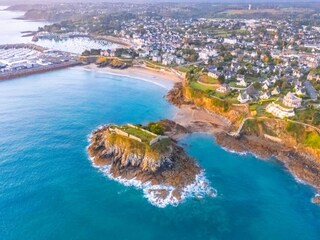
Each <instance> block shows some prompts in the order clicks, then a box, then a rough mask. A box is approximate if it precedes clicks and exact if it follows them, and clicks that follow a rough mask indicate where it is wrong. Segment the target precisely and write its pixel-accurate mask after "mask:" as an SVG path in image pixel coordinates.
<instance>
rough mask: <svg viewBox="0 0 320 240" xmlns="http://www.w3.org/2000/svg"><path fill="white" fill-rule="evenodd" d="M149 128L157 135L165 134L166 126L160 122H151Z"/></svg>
mask: <svg viewBox="0 0 320 240" xmlns="http://www.w3.org/2000/svg"><path fill="white" fill-rule="evenodd" d="M148 129H149V131H150V132H153V133H154V134H157V135H163V134H164V127H163V126H162V125H161V124H159V123H149V124H148Z"/></svg>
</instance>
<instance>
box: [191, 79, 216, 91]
mask: <svg viewBox="0 0 320 240" xmlns="http://www.w3.org/2000/svg"><path fill="white" fill-rule="evenodd" d="M189 85H190V87H191V88H193V89H195V90H200V91H203V92H206V91H208V90H215V88H214V87H212V86H206V85H203V84H201V83H198V82H194V81H192V82H190V84H189Z"/></svg>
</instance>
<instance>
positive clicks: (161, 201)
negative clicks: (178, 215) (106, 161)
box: [90, 157, 217, 208]
mask: <svg viewBox="0 0 320 240" xmlns="http://www.w3.org/2000/svg"><path fill="white" fill-rule="evenodd" d="M90 160H91V161H92V163H93V166H94V167H96V168H98V169H99V171H101V172H102V173H103V174H104V175H105V176H107V177H108V178H109V179H112V180H115V181H117V182H119V183H121V184H123V185H124V186H127V187H131V186H133V187H136V188H138V189H142V190H143V195H144V197H145V198H146V199H148V201H149V202H150V203H151V204H152V205H154V206H157V207H160V208H164V207H167V206H169V205H171V206H178V204H179V203H181V202H183V201H185V200H186V199H187V198H190V197H194V198H198V199H202V198H204V197H206V196H209V197H216V196H217V192H216V190H215V189H214V188H212V187H211V186H210V183H209V181H208V180H207V179H206V177H205V173H204V171H202V172H201V173H200V174H198V175H197V176H196V179H195V181H194V182H193V183H192V184H190V185H188V186H186V187H185V188H184V189H183V190H182V193H181V199H178V198H176V197H175V196H174V195H173V192H174V190H175V188H174V187H173V186H169V185H152V184H151V183H150V182H145V183H142V182H141V181H139V180H137V179H135V178H134V179H130V180H128V179H124V178H122V177H113V176H112V174H111V173H110V169H111V166H110V165H104V166H98V165H95V164H94V162H93V160H94V158H92V157H90ZM160 191H166V192H167V195H166V196H165V197H163V196H161V197H160V196H158V195H159V193H160Z"/></svg>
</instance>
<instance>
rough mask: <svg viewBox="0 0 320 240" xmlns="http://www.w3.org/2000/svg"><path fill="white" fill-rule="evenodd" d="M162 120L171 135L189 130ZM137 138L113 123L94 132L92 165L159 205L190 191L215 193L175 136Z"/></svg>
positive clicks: (174, 202) (91, 146)
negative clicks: (147, 138)
mask: <svg viewBox="0 0 320 240" xmlns="http://www.w3.org/2000/svg"><path fill="white" fill-rule="evenodd" d="M162 122H163V124H164V125H162V126H164V128H165V131H166V132H171V133H172V136H176V135H180V134H183V133H187V132H188V131H187V130H186V129H184V128H183V127H182V126H176V125H175V124H174V123H173V122H171V121H162ZM173 127H174V129H175V130H174V131H173ZM116 128H117V127H116ZM120 129H121V128H120ZM136 137H137V135H135V136H133V137H130V134H129V135H127V136H126V135H125V134H123V133H122V132H121V131H120V132H119V131H118V130H117V129H116V130H115V126H111V125H108V126H104V127H101V128H99V129H98V130H96V131H94V132H93V133H92V135H91V138H90V145H89V147H88V152H89V155H90V157H91V159H92V161H93V164H94V165H95V166H96V167H98V168H100V169H102V170H103V171H104V172H105V173H106V174H107V175H108V176H109V177H110V178H112V179H115V180H117V181H119V182H122V183H124V184H125V185H134V186H136V187H140V188H142V189H143V190H144V194H145V196H146V197H147V198H148V199H149V200H150V202H151V203H152V204H154V205H157V206H159V207H164V206H166V205H168V204H171V205H176V204H178V203H179V202H181V201H182V200H184V199H185V198H186V197H187V196H188V195H190V194H191V195H197V194H200V195H201V194H211V195H212V194H214V192H213V191H212V189H210V187H209V184H208V182H207V181H206V180H205V178H204V176H203V171H202V169H201V168H200V167H199V166H198V164H197V163H196V162H195V160H194V159H192V158H191V157H189V156H188V155H187V154H186V153H185V152H184V150H183V149H182V148H181V147H180V146H178V145H177V144H176V142H175V141H174V140H173V139H172V138H170V137H163V138H162V139H161V140H159V141H157V142H155V143H153V144H150V143H151V142H150V143H147V142H144V141H142V142H140V141H139V140H138V139H136ZM151 141H152V140H151Z"/></svg>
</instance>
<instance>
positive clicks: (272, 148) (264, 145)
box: [167, 83, 320, 204]
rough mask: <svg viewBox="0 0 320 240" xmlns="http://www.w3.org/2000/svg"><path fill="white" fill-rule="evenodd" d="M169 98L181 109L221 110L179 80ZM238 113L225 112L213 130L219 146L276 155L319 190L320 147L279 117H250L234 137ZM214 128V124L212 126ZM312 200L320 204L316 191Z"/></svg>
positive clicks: (297, 174)
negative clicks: (312, 145) (308, 142)
mask: <svg viewBox="0 0 320 240" xmlns="http://www.w3.org/2000/svg"><path fill="white" fill-rule="evenodd" d="M167 99H168V101H169V102H171V103H172V104H174V105H176V106H178V107H180V108H181V107H184V106H188V107H189V108H198V109H199V108H200V109H206V110H210V111H213V113H214V114H216V113H218V114H220V112H219V109H218V112H216V111H214V109H212V108H213V107H211V108H209V109H208V106H207V105H208V104H209V103H207V102H205V101H203V100H201V99H200V98H199V99H198V98H197V97H195V98H193V97H192V96H190V95H189V93H188V91H187V90H186V89H185V88H184V86H183V84H182V83H177V84H176V85H175V86H174V88H173V89H172V90H171V91H170V92H169V93H168V95H167ZM209 105H210V104H209ZM211 105H212V104H211ZM236 116H237V113H236V111H234V110H232V109H231V111H226V112H223V113H222V116H221V117H223V119H226V120H225V124H224V125H221V126H220V130H219V131H212V130H211V131H210V133H213V135H214V136H215V139H216V142H217V143H218V144H219V145H221V146H222V147H224V148H225V149H228V150H230V151H234V152H238V153H252V154H254V155H256V156H258V157H259V158H261V159H270V158H272V157H275V158H276V159H277V160H279V161H280V162H282V163H283V164H284V165H285V166H286V167H287V169H288V170H289V171H290V172H291V173H292V174H293V175H294V176H295V177H296V178H297V179H299V180H300V181H302V182H304V183H306V184H309V185H311V186H313V187H314V188H315V189H316V190H317V191H318V192H320V151H319V150H317V149H312V148H310V147H307V146H305V145H304V144H301V143H299V142H298V140H297V139H298V138H297V137H296V136H294V134H296V133H293V132H289V131H287V124H288V123H287V122H285V121H283V120H277V119H268V118H264V119H261V120H257V119H256V120H254V119H253V120H248V124H244V127H243V128H242V130H241V131H240V134H239V135H237V136H232V135H231V134H230V133H231V132H232V131H233V130H234V129H235V128H236V126H235V125H236V122H235V119H236ZM213 117H215V118H216V117H217V116H216V115H214V116H213ZM203 124H204V123H203ZM182 125H184V124H182ZM204 125H205V124H204ZM214 127H215V126H212V128H214ZM221 127H223V129H221ZM300 128H301V127H300ZM302 128H304V127H302ZM188 129H192V130H194V129H195V128H190V127H188ZM196 130H197V131H199V132H206V131H207V129H202V130H201V128H200V129H199V127H198V128H196ZM306 131H309V132H313V129H306ZM312 202H314V203H317V204H320V196H319V195H318V194H317V195H316V196H315V197H314V198H313V199H312Z"/></svg>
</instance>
